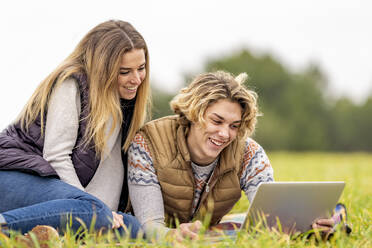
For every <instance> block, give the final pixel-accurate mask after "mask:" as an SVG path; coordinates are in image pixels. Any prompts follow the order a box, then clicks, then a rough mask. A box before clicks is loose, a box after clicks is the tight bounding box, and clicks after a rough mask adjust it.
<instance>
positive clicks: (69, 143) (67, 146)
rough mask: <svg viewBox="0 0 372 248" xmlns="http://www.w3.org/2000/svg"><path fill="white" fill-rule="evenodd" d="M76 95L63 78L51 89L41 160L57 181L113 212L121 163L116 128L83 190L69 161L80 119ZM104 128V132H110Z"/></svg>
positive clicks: (70, 81) (71, 83)
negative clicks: (54, 172)
mask: <svg viewBox="0 0 372 248" xmlns="http://www.w3.org/2000/svg"><path fill="white" fill-rule="evenodd" d="M80 111H81V107H80V92H79V88H78V85H77V82H76V81H75V80H74V79H67V80H66V81H64V82H62V84H61V85H60V86H59V87H58V88H56V89H54V90H53V93H52V95H51V98H50V101H49V105H48V112H47V120H46V125H45V140H44V151H43V157H44V159H45V160H46V161H48V162H49V163H50V164H51V166H52V167H53V168H54V169H55V171H56V172H57V174H58V176H59V177H60V179H61V180H62V181H64V182H66V183H68V184H70V185H73V186H75V187H77V188H79V189H80V190H83V191H85V192H87V193H90V194H92V195H94V196H96V197H97V198H98V199H100V200H101V201H103V202H104V203H105V204H106V205H107V206H109V207H110V208H111V210H112V211H117V208H118V205H119V199H120V193H121V189H122V184H123V180H124V168H123V165H122V160H121V134H120V128H121V127H120V126H118V127H116V129H115V130H114V132H113V134H112V135H111V136H110V137H109V138H108V142H107V146H106V149H105V151H104V153H103V156H102V158H101V161H100V164H99V166H98V169H97V171H96V173H95V174H94V177H93V178H92V180H91V181H90V182H89V184H88V185H87V186H86V188H84V187H83V186H82V185H81V183H80V181H79V178H78V176H77V174H76V172H75V169H74V166H73V164H72V161H71V157H70V155H71V153H72V149H73V148H74V145H75V142H76V139H77V133H78V127H79V116H80ZM110 126H111V124H109V125H108V127H107V130H106V133H108V131H109V130H110Z"/></svg>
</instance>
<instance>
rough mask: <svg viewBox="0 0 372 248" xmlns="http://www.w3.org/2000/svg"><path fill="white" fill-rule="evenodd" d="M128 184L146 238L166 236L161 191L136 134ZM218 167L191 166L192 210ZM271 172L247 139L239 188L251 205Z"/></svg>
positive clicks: (142, 141) (262, 154)
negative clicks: (192, 185)
mask: <svg viewBox="0 0 372 248" xmlns="http://www.w3.org/2000/svg"><path fill="white" fill-rule="evenodd" d="M128 154H129V155H128V184H129V193H130V198H131V202H132V205H133V208H134V212H135V215H136V217H137V218H138V220H139V222H140V223H141V225H142V227H143V228H144V230H145V232H146V234H147V235H153V234H154V232H159V231H160V232H162V233H166V232H167V231H168V229H167V228H166V227H165V223H164V205H163V198H162V194H161V188H160V184H159V181H158V179H157V176H156V171H155V168H154V165H153V160H152V157H151V154H150V152H149V149H148V147H147V144H146V142H145V139H144V138H143V137H142V136H141V135H140V134H137V135H136V136H135V138H134V140H133V142H132V143H131V146H130V147H129V151H128ZM217 163H218V158H217V159H216V160H215V161H214V162H212V163H211V164H209V165H207V166H198V165H197V164H195V163H192V169H193V174H194V177H195V182H196V188H195V198H194V201H193V210H194V211H195V209H196V206H197V205H198V202H199V200H200V196H201V192H202V191H203V189H204V187H206V184H207V182H208V179H209V177H210V175H211V173H212V171H213V169H214V167H215V166H216V164H217ZM273 180H274V178H273V169H272V167H271V165H270V161H269V159H268V157H267V155H266V153H265V151H264V150H263V148H262V147H261V146H260V145H258V144H257V143H256V142H255V141H254V140H252V139H250V138H248V139H247V140H246V144H245V151H244V159H243V163H242V174H241V178H240V187H241V189H242V190H243V191H244V192H245V194H246V195H247V197H248V200H249V201H252V199H253V197H254V195H255V193H256V191H257V188H258V185H259V184H260V183H261V182H268V181H273Z"/></svg>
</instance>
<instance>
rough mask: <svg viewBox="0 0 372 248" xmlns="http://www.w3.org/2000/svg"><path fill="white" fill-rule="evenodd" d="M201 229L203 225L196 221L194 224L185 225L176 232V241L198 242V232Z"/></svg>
mask: <svg viewBox="0 0 372 248" xmlns="http://www.w3.org/2000/svg"><path fill="white" fill-rule="evenodd" d="M201 227H202V223H201V222H200V221H195V222H193V223H183V224H181V225H180V226H179V228H178V229H176V230H175V232H174V234H175V239H176V240H177V241H178V242H182V241H183V240H184V239H186V238H189V239H192V240H197V239H199V235H198V232H199V230H200V228H201Z"/></svg>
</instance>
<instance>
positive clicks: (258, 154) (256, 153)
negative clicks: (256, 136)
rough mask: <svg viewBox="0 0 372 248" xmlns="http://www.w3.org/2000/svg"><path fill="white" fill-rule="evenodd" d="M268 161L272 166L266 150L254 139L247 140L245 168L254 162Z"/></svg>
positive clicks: (245, 145) (244, 158) (244, 159)
mask: <svg viewBox="0 0 372 248" xmlns="http://www.w3.org/2000/svg"><path fill="white" fill-rule="evenodd" d="M253 160H255V162H257V161H267V162H265V163H268V164H270V163H269V162H268V161H269V159H268V157H267V155H266V152H265V150H264V149H263V148H262V146H261V145H260V144H258V143H257V142H256V141H255V140H253V139H252V138H247V139H246V140H245V144H244V155H243V163H242V165H243V167H247V166H248V165H249V164H251V163H252V161H253Z"/></svg>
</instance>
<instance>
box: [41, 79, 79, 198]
mask: <svg viewBox="0 0 372 248" xmlns="http://www.w3.org/2000/svg"><path fill="white" fill-rule="evenodd" d="M79 113H80V94H79V90H78V85H77V83H76V81H75V80H73V79H68V80H66V81H64V82H62V83H61V84H60V86H59V87H57V88H56V89H54V90H53V92H52V95H51V97H50V100H49V104H48V112H47V117H46V124H45V139H44V151H43V157H44V159H45V160H46V161H48V162H49V163H50V164H51V166H52V167H53V168H54V169H55V171H56V172H57V174H58V176H59V177H60V179H61V180H62V181H64V182H66V183H68V184H70V185H73V186H75V187H77V188H79V189H80V190H83V191H84V187H83V186H82V185H81V183H80V181H79V178H78V176H77V174H76V171H75V168H74V165H73V164H72V160H71V154H72V149H73V148H74V146H75V143H76V139H77V133H78V128H79Z"/></svg>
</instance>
